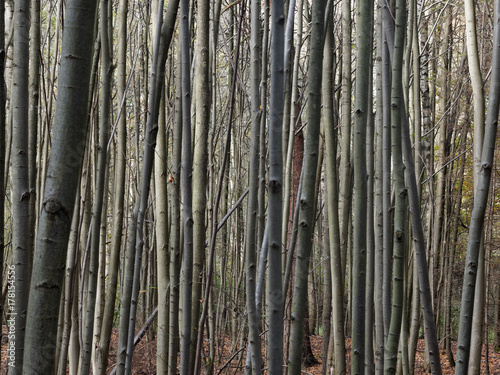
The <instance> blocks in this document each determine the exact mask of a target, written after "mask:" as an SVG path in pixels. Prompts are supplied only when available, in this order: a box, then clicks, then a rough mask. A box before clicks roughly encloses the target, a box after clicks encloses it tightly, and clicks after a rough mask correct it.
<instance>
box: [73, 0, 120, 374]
mask: <svg viewBox="0 0 500 375" xmlns="http://www.w3.org/2000/svg"><path fill="white" fill-rule="evenodd" d="M99 20H100V22H99V30H100V38H101V56H102V57H101V58H102V62H101V79H102V103H101V114H100V116H99V119H100V124H99V128H98V129H99V140H98V146H97V170H96V187H95V194H94V202H93V208H92V231H91V244H90V261H89V281H88V289H87V290H88V292H87V301H86V311H85V315H84V322H85V327H84V331H83V347H82V349H81V352H80V356H81V357H80V369H79V372H80V374H83V375H85V374H88V373H89V372H90V367H91V359H92V353H93V345H92V344H93V335H94V313H95V309H96V296H97V282H98V281H97V280H98V279H97V276H98V269H99V248H100V229H101V220H102V212H103V206H105V203H104V198H105V194H104V191H105V190H106V191H107V189H108V187H107V186H106V185H105V183H106V174H107V173H108V171H107V159H108V148H107V145H108V139H109V116H110V108H111V80H112V74H113V69H112V68H111V55H110V51H111V44H110V39H109V36H108V1H107V0H101V2H100V18H99Z"/></svg>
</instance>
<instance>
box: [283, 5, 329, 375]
mask: <svg viewBox="0 0 500 375" xmlns="http://www.w3.org/2000/svg"><path fill="white" fill-rule="evenodd" d="M324 11H325V2H324V1H322V0H318V1H315V2H314V3H313V8H312V29H311V44H310V56H311V61H310V65H309V102H308V112H307V118H308V126H307V134H306V137H305V141H306V145H305V152H304V154H305V155H304V165H303V174H304V176H303V183H302V189H301V192H300V196H299V198H298V199H299V201H300V203H299V221H298V222H299V226H298V238H297V259H296V265H295V281H294V293H293V305H292V323H291V332H290V353H289V359H288V362H289V365H288V373H289V374H290V375H293V374H300V371H301V366H302V346H303V335H304V322H305V315H306V310H307V281H308V274H309V262H310V252H311V248H312V230H313V228H314V212H315V205H314V204H315V202H316V199H315V192H316V175H317V166H318V153H319V134H320V120H321V85H322V66H323V48H324V44H323V32H324V30H323V29H324V27H323V24H324Z"/></svg>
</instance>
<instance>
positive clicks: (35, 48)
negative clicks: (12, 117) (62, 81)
mask: <svg viewBox="0 0 500 375" xmlns="http://www.w3.org/2000/svg"><path fill="white" fill-rule="evenodd" d="M40 34H41V28H40V1H38V0H33V1H31V9H30V52H29V56H30V57H29V61H30V73H29V87H30V89H29V91H30V95H29V115H28V116H29V119H28V121H29V146H28V148H29V153H28V160H29V189H30V254H29V258H30V267H32V262H33V251H34V248H35V228H36V220H37V211H36V207H37V205H36V201H37V194H36V193H37V184H36V180H37V167H36V159H37V137H38V111H39V107H38V105H39V97H40V92H39V90H40V55H41V53H40V42H41V41H40V38H41V36H40Z"/></svg>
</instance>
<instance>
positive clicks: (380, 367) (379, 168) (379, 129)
mask: <svg viewBox="0 0 500 375" xmlns="http://www.w3.org/2000/svg"><path fill="white" fill-rule="evenodd" d="M376 26H377V56H376V60H375V61H376V65H375V69H376V81H375V87H376V95H377V96H376V98H377V99H376V104H377V105H376V110H375V167H374V168H375V182H374V194H375V198H374V205H375V207H374V209H375V217H374V226H375V271H374V278H375V280H374V288H375V296H374V310H375V311H374V315H375V342H374V352H375V353H374V354H375V369H374V374H377V375H382V374H383V373H384V344H385V337H384V304H383V295H384V292H383V285H384V274H383V271H384V270H383V266H384V227H383V223H384V216H385V214H384V204H383V201H384V191H383V175H384V170H383V164H384V161H383V155H384V140H383V133H384V118H383V112H384V103H383V82H382V81H383V72H382V69H383V68H382V50H383V49H384V48H385V45H384V42H383V40H384V36H383V27H382V15H381V13H380V12H379V13H378V15H377V24H376Z"/></svg>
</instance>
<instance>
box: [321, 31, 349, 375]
mask: <svg viewBox="0 0 500 375" xmlns="http://www.w3.org/2000/svg"><path fill="white" fill-rule="evenodd" d="M334 57H335V56H334V35H333V25H332V24H331V22H330V23H327V24H326V34H325V52H324V64H323V68H324V69H325V71H324V73H323V116H324V122H325V148H326V150H325V152H326V155H325V157H326V160H325V164H326V165H327V166H328V168H326V179H327V180H326V181H327V182H326V189H327V206H328V226H329V230H328V234H329V238H330V265H331V270H332V271H331V273H332V336H333V340H330V347H331V348H332V349H333V350H329V352H330V353H333V358H334V362H333V367H334V369H333V373H334V374H343V373H345V371H346V362H345V337H344V281H343V277H342V269H341V267H342V261H341V259H342V255H341V253H342V250H341V247H340V235H339V233H340V224H339V204H338V196H339V194H338V183H337V179H338V169H337V145H336V144H337V134H336V128H337V123H338V119H337V117H336V116H335V105H336V102H335V97H334V90H335V87H334V86H335V79H334V78H335V70H334V67H335V64H334V63H335V61H334V60H335V59H334ZM330 356H331V355H330ZM329 371H332V369H329Z"/></svg>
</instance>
